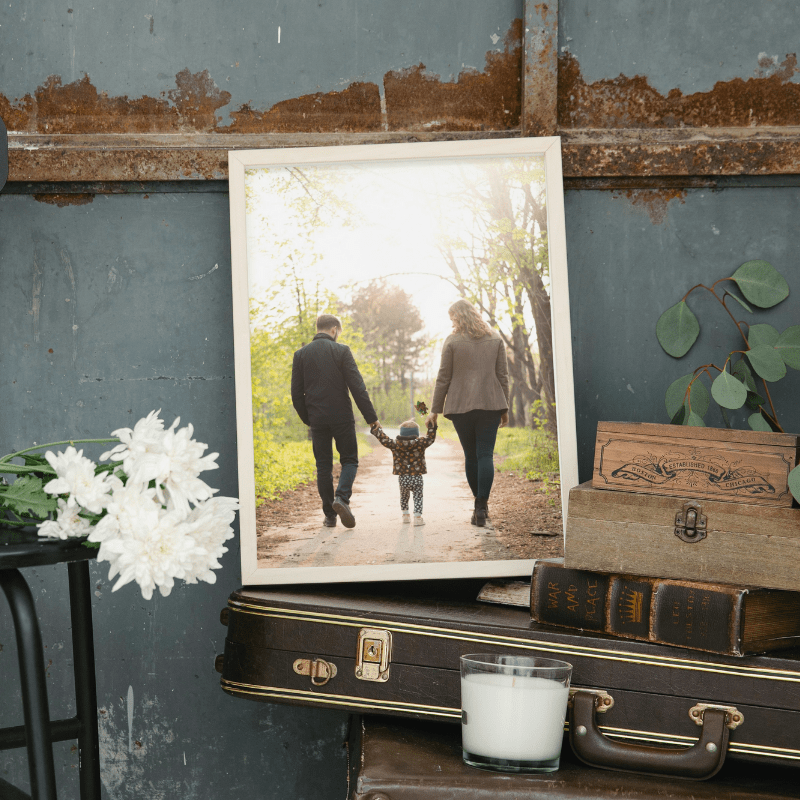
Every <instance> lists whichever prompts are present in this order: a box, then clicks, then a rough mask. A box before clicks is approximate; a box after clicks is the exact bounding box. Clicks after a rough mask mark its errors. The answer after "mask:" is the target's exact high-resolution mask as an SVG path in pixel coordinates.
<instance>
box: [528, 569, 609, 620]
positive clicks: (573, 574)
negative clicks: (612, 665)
mask: <svg viewBox="0 0 800 800" xmlns="http://www.w3.org/2000/svg"><path fill="white" fill-rule="evenodd" d="M608 584H609V576H608V575H606V574H604V573H601V572H591V571H589V570H582V569H567V568H565V567H562V566H560V565H558V564H550V563H547V562H541V561H538V562H537V563H536V564H535V565H534V568H533V576H532V578H531V616H532V617H533V619H534V620H536V621H537V622H542V623H544V624H546V625H561V626H564V627H567V628H575V629H582V630H590V631H603V630H605V627H606V607H607V603H608Z"/></svg>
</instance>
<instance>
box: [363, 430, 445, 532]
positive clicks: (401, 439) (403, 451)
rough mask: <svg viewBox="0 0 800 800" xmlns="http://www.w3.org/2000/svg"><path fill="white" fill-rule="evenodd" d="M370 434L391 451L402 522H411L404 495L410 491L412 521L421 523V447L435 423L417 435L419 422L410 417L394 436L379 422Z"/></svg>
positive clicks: (429, 439)
mask: <svg viewBox="0 0 800 800" xmlns="http://www.w3.org/2000/svg"><path fill="white" fill-rule="evenodd" d="M372 435H373V436H375V437H377V439H378V441H379V442H380V443H381V444H382V445H383V446H384V447H386V448H388V449H389V450H391V451H392V457H393V461H394V467H393V469H392V474H393V475H398V476H399V482H400V510H401V511H402V512H403V522H411V515H410V514H409V511H408V499H409V496H410V494H411V493H412V492H413V493H414V524H415V525H424V524H425V522H424V521H423V519H422V483H423V479H422V476H423V475H425V473H427V471H428V469H427V467H426V466H425V450H427V449H428V448H429V447H430V446H431V445H432V444H433V443H434V441H435V440H436V425H433V424H430V425H428V434H427V436H426V437H425V438H424V439H420V438H419V425H417V423H416V422H414V420H413V419H410V420H408V421H406V422H402V423H401V424H400V435H399V436H398V437H397V438H396V439H392V438H391V437H389V436H387V435H386V434H385V433H384V432H383V430H381V428H380V426H379V425H376V426H375V427H374V428H373V429H372Z"/></svg>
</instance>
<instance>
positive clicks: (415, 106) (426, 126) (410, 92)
mask: <svg viewBox="0 0 800 800" xmlns="http://www.w3.org/2000/svg"><path fill="white" fill-rule="evenodd" d="M503 44H504V48H503V50H502V51H493V50H490V51H488V52H487V53H486V67H485V69H484V71H483V72H477V71H475V70H464V71H462V72H461V73H459V76H458V80H457V81H456V82H454V83H448V82H443V81H442V80H441V78H440V77H439V76H438V75H432V74H429V73H427V72H426V71H425V65H424V64H419V65H417V66H413V67H409V68H408V69H403V70H397V71H391V72H387V73H386V75H385V76H384V78H383V87H384V93H385V96H386V118H387V123H388V126H389V129H390V130H434V131H435V130H442V131H475V130H507V129H510V128H517V127H518V126H519V124H520V109H521V80H522V20H521V19H516V20H514V22H513V23H512V25H511V27H510V28H509V30H508V32H507V33H506V35H505V38H504V40H503Z"/></svg>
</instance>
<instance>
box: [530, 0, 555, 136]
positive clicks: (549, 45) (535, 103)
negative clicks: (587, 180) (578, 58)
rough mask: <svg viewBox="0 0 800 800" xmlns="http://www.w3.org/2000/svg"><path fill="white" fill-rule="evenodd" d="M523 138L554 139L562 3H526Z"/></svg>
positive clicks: (531, 0)
mask: <svg viewBox="0 0 800 800" xmlns="http://www.w3.org/2000/svg"><path fill="white" fill-rule="evenodd" d="M522 41H523V51H522V52H523V55H522V70H523V76H522V77H523V80H522V135H523V136H553V135H554V134H555V133H556V126H557V117H556V112H557V95H558V0H550V2H547V3H534V2H533V0H525V29H524V31H523V38H522Z"/></svg>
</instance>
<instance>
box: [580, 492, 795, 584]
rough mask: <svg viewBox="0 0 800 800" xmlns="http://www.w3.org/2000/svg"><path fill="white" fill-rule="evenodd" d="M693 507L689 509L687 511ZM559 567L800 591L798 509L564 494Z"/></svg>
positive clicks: (624, 495) (637, 496) (613, 494)
mask: <svg viewBox="0 0 800 800" xmlns="http://www.w3.org/2000/svg"><path fill="white" fill-rule="evenodd" d="M692 512H693V513H692ZM564 550H565V552H564V565H565V566H567V567H572V568H576V569H590V570H598V571H600V572H614V573H623V574H628V575H649V576H653V577H656V578H677V579H684V580H698V581H707V582H709V583H732V584H739V585H742V584H745V585H750V586H763V587H765V588H768V589H789V590H792V591H800V509H796V508H767V507H765V506H763V505H762V506H758V505H753V504H748V503H730V502H721V501H717V500H698V499H695V500H690V501H686V500H685V499H684V498H672V497H663V496H658V495H643V494H634V493H632V492H608V491H603V490H600V489H594V488H592V485H591V482H589V481H587V482H586V483H583V484H581V485H580V486H576V487H575V488H573V489H572V490H571V491H570V493H569V515H568V517H567V531H566V539H565V544H564Z"/></svg>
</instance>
